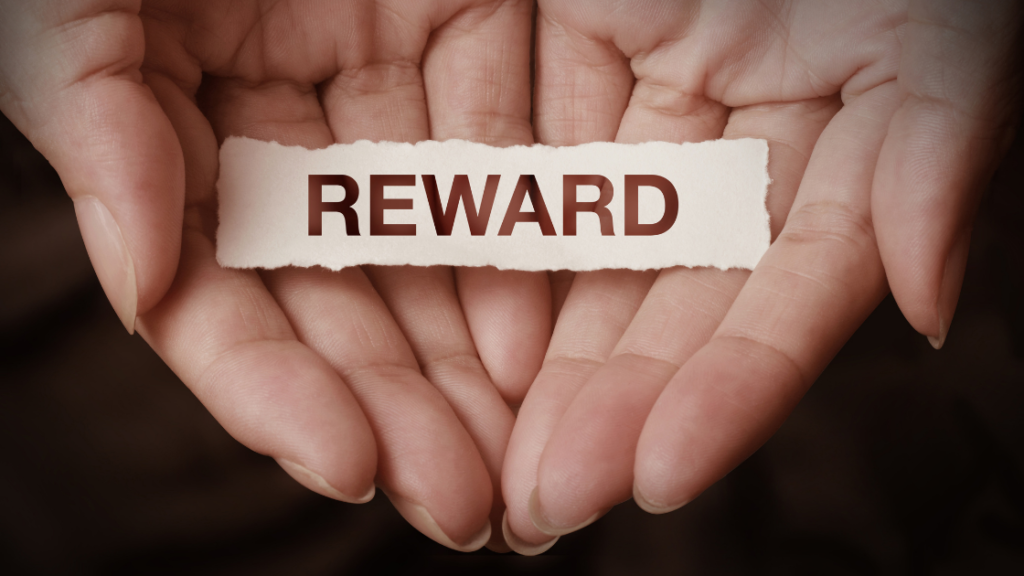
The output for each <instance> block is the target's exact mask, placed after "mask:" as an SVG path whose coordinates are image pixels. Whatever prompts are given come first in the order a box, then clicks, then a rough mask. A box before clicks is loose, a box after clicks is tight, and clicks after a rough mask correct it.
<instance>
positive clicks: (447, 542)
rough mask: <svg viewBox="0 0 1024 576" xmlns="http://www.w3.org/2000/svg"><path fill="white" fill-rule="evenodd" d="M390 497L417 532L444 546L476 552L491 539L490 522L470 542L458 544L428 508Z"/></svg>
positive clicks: (460, 550) (461, 550)
mask: <svg viewBox="0 0 1024 576" xmlns="http://www.w3.org/2000/svg"><path fill="white" fill-rule="evenodd" d="M388 497H389V498H390V499H391V504H393V505H394V506H395V508H396V509H397V510H398V512H399V513H400V514H401V515H402V517H403V518H405V519H406V520H407V521H408V522H409V524H412V525H413V527H415V528H416V529H417V530H419V531H420V532H422V533H423V534H424V535H426V536H427V537H428V538H430V539H431V540H433V541H434V542H437V543H438V544H440V545H442V546H446V547H448V548H451V549H452V550H458V551H459V552H475V551H477V550H479V549H481V548H483V547H484V544H487V541H488V540H490V539H491V522H490V520H488V521H487V522H486V523H485V524H484V527H483V528H482V529H481V530H480V531H479V532H477V533H476V534H474V535H473V536H472V537H470V538H469V540H468V541H466V542H463V543H457V542H455V541H454V540H452V539H451V538H449V537H448V535H447V534H445V533H444V531H443V530H441V527H440V526H439V525H438V524H437V521H436V520H434V517H433V516H431V515H430V512H427V509H426V508H424V507H423V506H420V505H419V504H413V503H412V502H409V501H408V500H405V499H403V498H397V497H394V496H391V495H390V494H389V495H388Z"/></svg>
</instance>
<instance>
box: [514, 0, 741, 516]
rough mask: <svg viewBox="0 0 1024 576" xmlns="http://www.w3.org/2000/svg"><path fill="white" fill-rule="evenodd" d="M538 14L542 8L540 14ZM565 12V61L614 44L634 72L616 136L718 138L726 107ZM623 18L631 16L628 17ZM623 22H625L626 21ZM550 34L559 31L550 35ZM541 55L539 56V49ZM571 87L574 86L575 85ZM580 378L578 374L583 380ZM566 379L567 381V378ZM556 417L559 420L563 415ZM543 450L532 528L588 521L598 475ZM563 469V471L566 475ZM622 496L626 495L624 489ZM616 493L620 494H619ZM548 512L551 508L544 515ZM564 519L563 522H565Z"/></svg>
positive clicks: (584, 59)
mask: <svg viewBox="0 0 1024 576" xmlns="http://www.w3.org/2000/svg"><path fill="white" fill-rule="evenodd" d="M556 10H557V9H556ZM543 14H544V13H543V12H542V16H543ZM560 16H561V15H559V14H558V12H553V14H552V16H551V18H552V22H553V23H561V22H562V21H561V20H560V19H559V18H560ZM562 17H564V16H562ZM569 18H570V20H569V22H571V23H572V24H569V25H563V26H564V27H562V28H561V29H558V28H556V29H555V30H559V31H561V32H562V36H561V39H562V41H561V44H569V45H570V46H572V47H574V48H575V49H576V51H577V52H576V55H575V56H573V59H572V60H569V61H570V62H571V61H573V60H574V61H575V63H576V66H577V67H581V68H584V69H586V66H585V64H587V63H592V62H600V60H598V56H599V54H600V51H601V50H604V51H609V50H615V51H618V54H617V56H618V58H620V59H625V58H628V59H629V60H628V65H629V70H628V72H627V73H628V74H629V75H630V76H633V77H634V78H633V81H632V82H629V84H630V85H631V88H632V90H631V93H630V97H629V101H628V105H627V107H626V109H625V111H624V112H623V117H622V120H621V122H620V124H619V127H618V130H617V131H616V137H615V140H616V141H618V142H627V143H635V142H646V141H651V140H664V141H670V142H695V141H701V140H708V139H714V138H718V137H720V136H721V135H722V130H723V129H724V126H725V121H726V118H727V114H728V108H726V107H725V106H723V105H721V104H719V103H717V102H712V101H709V100H707V99H705V98H703V97H702V96H699V95H689V94H686V92H685V90H682V89H681V87H680V86H676V85H674V84H670V83H666V79H665V78H664V74H663V72H664V67H659V66H658V65H657V57H656V54H653V55H651V54H647V55H642V54H641V51H643V50H645V49H646V48H647V47H646V46H643V45H642V44H630V43H625V42H624V41H623V38H624V37H628V36H631V35H628V34H627V35H622V34H616V33H615V32H611V31H604V33H606V34H608V35H609V36H611V37H612V38H614V40H613V41H612V42H607V43H605V42H600V41H596V40H594V39H595V38H600V37H601V36H602V29H601V23H599V22H590V21H587V20H586V17H585V16H583V17H576V16H569ZM574 18H579V19H582V20H583V21H582V22H581V21H578V20H574ZM626 19H627V20H631V18H629V17H627V18H626ZM576 26H581V27H582V28H583V34H584V36H585V37H586V38H588V40H587V41H586V42H583V41H581V40H579V38H578V37H576V36H573V34H578V32H576V30H578V29H579V28H576ZM623 26H624V27H626V28H630V24H628V23H627V24H624V25H623ZM556 38H559V37H558V36H556ZM658 40H659V37H652V38H650V43H651V44H652V45H657V44H658V43H659V42H658ZM553 42H554V40H552V45H553V46H555V45H557V44H554V43H553ZM609 46H611V47H609ZM620 46H621V47H620ZM613 55H615V54H613ZM541 57H543V54H542V55H541ZM652 62H653V64H652ZM606 81H607V80H606ZM623 84H625V83H623ZM575 89H579V88H578V87H576V88H575ZM648 286H650V280H649V278H647V277H646V276H645V275H643V274H639V273H635V272H634V273H629V272H622V273H620V277H619V290H621V291H622V293H623V294H624V295H625V294H630V293H635V292H636V291H637V290H638V289H641V290H644V289H646V288H647V287H648ZM574 289H575V288H574ZM574 305H576V303H575V302H574V301H573V300H571V299H570V300H567V301H566V303H565V307H564V309H563V313H565V312H567V311H569V310H570V309H571V307H572V306H574ZM595 321H596V322H601V321H602V320H600V319H595ZM601 333H602V334H604V335H605V336H606V337H607V338H608V339H609V340H608V341H607V342H604V343H602V346H603V347H604V348H611V347H614V346H615V343H616V342H617V341H618V339H619V336H621V333H620V332H617V331H601ZM587 376H588V377H589V376H591V374H587ZM663 377H664V378H666V379H667V377H668V374H666V375H663ZM586 379H587V378H584V380H586ZM567 380H569V381H571V380H572V378H569V379H567ZM570 386H571V387H572V389H573V391H574V392H575V390H576V389H577V388H578V386H572V385H571V384H570ZM575 404H576V400H575V399H574V400H572V404H571V406H570V410H571V408H572V406H575ZM584 412H587V410H584ZM562 420H564V416H563V417H562ZM576 423H577V421H576V419H574V420H573V423H572V424H569V423H565V424H563V422H561V421H560V422H559V423H558V425H557V427H555V428H554V434H556V435H557V434H558V433H559V431H564V432H563V434H566V435H569V436H573V435H574V434H575V431H573V430H572V428H571V427H572V426H573V425H575V424H576ZM589 424H590V425H589V427H588V430H593V429H594V427H595V426H597V428H599V429H600V428H601V425H599V424H597V423H594V422H590V423H589ZM608 424H609V425H614V422H609V423H608ZM626 435H627V436H628V435H629V433H628V432H626ZM548 442H550V440H548ZM570 443H571V441H570ZM556 453H558V454H562V453H563V452H562V451H561V450H556ZM548 454H549V448H545V449H544V451H543V456H542V457H541V459H540V462H539V463H537V464H534V465H533V466H531V467H532V468H535V469H536V470H537V472H536V479H535V482H536V489H535V490H534V491H532V492H533V495H532V496H531V501H530V502H529V507H530V509H529V512H530V516H531V519H532V521H533V522H534V524H536V528H538V529H540V531H541V532H544V533H547V534H549V535H559V534H565V533H567V532H571V531H574V530H577V529H579V528H581V527H583V526H585V525H587V524H589V523H590V522H592V521H593V520H595V519H596V518H597V517H598V516H600V515H601V514H602V513H603V512H604V511H605V509H601V510H591V511H589V513H588V514H586V516H582V517H578V518H577V517H575V515H574V514H573V513H574V512H578V511H580V510H581V507H580V506H579V504H580V500H579V499H578V497H580V496H581V497H582V499H583V500H584V501H588V500H590V498H591V497H590V494H589V493H587V490H586V488H585V487H584V486H583V484H587V485H589V486H591V487H593V486H595V485H596V484H600V483H601V480H600V479H597V478H590V479H581V478H578V477H576V476H573V475H572V473H573V472H574V471H575V470H574V469H573V466H574V465H576V464H579V463H580V460H576V459H573V460H572V463H571V464H569V465H568V467H564V466H563V463H562V462H559V461H558V460H557V457H555V456H549V455H548ZM605 456H606V455H601V456H599V459H601V460H604V459H605ZM564 474H568V475H569V476H568V477H566V476H564ZM581 481H582V482H581ZM576 490H581V494H577V493H575V491H576ZM625 497H627V498H628V492H627V493H626V495H625ZM622 499H623V498H620V499H619V500H622ZM614 503H616V502H611V503H610V504H609V507H610V505H611V504H614ZM549 508H550V509H549ZM549 512H552V514H550V515H549ZM567 521H568V522H569V523H566V522H567ZM510 526H512V527H513V529H515V525H514V523H513V524H510Z"/></svg>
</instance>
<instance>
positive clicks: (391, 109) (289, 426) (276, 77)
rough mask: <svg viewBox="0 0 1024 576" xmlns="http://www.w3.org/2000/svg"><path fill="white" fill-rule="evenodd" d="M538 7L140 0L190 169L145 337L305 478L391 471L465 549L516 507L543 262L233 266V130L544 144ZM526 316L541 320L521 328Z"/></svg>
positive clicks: (156, 72)
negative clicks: (512, 448) (509, 268)
mask: <svg viewBox="0 0 1024 576" xmlns="http://www.w3.org/2000/svg"><path fill="white" fill-rule="evenodd" d="M529 10H530V7H529V5H527V4H523V3H521V2H518V3H517V2H513V3H495V2H479V1H477V2H473V1H470V0H467V1H463V2H456V3H442V2H425V3H424V2H416V3H407V2H390V3H389V2H376V3H373V2H356V1H352V2H343V3H337V2H327V1H323V2H259V1H256V0H253V1H250V2H227V1H224V2H190V3H181V2H172V1H169V0H167V1H162V0H154V1H153V2H147V3H146V4H144V5H143V7H142V13H141V15H142V20H143V23H144V26H145V34H146V38H147V43H148V45H147V52H146V60H145V63H144V64H143V67H142V72H143V74H144V79H145V82H146V83H147V84H148V85H149V86H150V87H151V88H152V90H153V92H154V93H155V95H156V96H157V98H158V100H159V101H160V103H161V105H162V107H163V109H164V110H165V112H166V114H167V116H168V117H169V118H170V119H171V121H172V123H173V124H174V126H175V129H176V131H177V133H178V136H179V140H180V141H181V146H182V150H183V151H184V156H185V173H186V174H187V175H188V180H187V187H186V194H185V218H184V224H185V226H184V229H185V231H184V233H183V238H182V254H181V263H180V266H179V271H178V275H177V276H176V278H175V282H174V285H173V286H172V288H171V290H170V292H169V293H168V294H167V296H166V297H165V298H164V299H163V300H162V301H161V302H160V303H159V305H157V306H156V307H155V308H154V309H153V310H152V311H150V312H148V313H146V314H145V315H143V316H141V318H140V321H139V324H138V326H139V330H140V332H141V333H142V334H143V336H144V337H145V338H146V339H147V340H148V341H149V342H150V343H151V344H152V345H153V347H154V348H155V349H156V350H157V351H158V352H159V353H160V354H161V355H162V356H163V357H164V358H165V359H166V361H167V362H168V364H169V365H170V366H171V367H172V368H174V369H175V370H176V371H177V372H178V374H180V375H181V377H182V379H183V380H184V381H185V382H187V383H189V384H190V386H191V387H192V388H193V390H194V391H195V392H196V394H197V395H198V396H199V397H200V399H201V400H203V401H204V403H205V404H206V405H207V406H208V407H209V408H210V409H211V411H212V412H213V413H214V414H215V415H216V416H217V417H218V418H219V419H220V421H221V422H222V423H223V424H224V425H225V427H227V428H228V430H229V431H231V432H232V433H234V434H235V435H236V436H237V437H239V438H240V439H241V440H242V441H243V442H245V443H246V444H248V445H249V446H250V447H252V448H254V449H256V450H258V451H261V452H264V453H269V454H272V455H274V456H276V457H278V458H279V460H280V461H282V465H283V466H284V467H285V468H286V470H288V471H289V472H290V473H292V474H293V475H294V476H295V477H296V478H297V479H299V480H300V481H302V482H303V483H305V484H306V485H307V486H309V487H311V488H313V489H315V490H319V491H321V492H322V493H325V494H328V495H337V494H336V493H335V492H333V491H332V489H336V490H338V491H340V492H342V493H343V494H344V495H346V496H348V497H350V498H352V497H355V498H358V497H359V496H361V495H362V494H364V493H365V492H366V491H367V488H368V487H370V484H369V482H371V481H373V479H374V477H375V479H376V483H377V484H378V485H380V486H381V487H382V488H383V489H384V490H385V491H386V492H387V493H388V494H389V496H391V498H392V500H393V502H394V503H395V505H396V507H398V509H399V511H401V512H402V513H403V515H405V516H406V518H407V519H409V520H410V521H411V522H412V523H413V524H414V525H416V526H417V527H418V528H420V529H421V530H423V531H424V532H426V533H427V534H428V535H431V536H433V537H435V538H437V539H439V540H441V541H442V542H445V536H447V537H448V538H450V540H451V541H454V542H455V543H457V544H459V545H463V544H465V543H467V542H471V541H472V540H473V538H474V537H475V536H478V535H479V534H480V532H481V526H483V525H485V524H486V523H487V516H488V514H489V513H490V514H491V515H492V516H494V515H497V516H496V517H497V518H498V519H500V514H501V511H502V509H503V507H502V505H501V499H500V494H497V496H498V497H493V493H494V486H496V485H497V480H498V478H499V476H500V470H501V462H502V458H503V456H504V452H505V444H506V442H507V439H508V435H509V434H510V433H511V428H512V423H513V420H514V417H513V414H512V411H511V409H510V408H509V406H508V404H507V403H506V402H509V403H518V402H519V401H521V399H522V396H523V395H524V394H525V388H526V386H527V385H528V384H529V382H530V380H531V379H532V374H531V373H530V370H531V367H533V366H536V367H539V364H540V358H541V356H542V354H543V350H544V347H545V346H546V343H547V332H548V331H549V329H548V328H547V326H548V325H549V322H550V320H549V318H550V311H549V310H550V303H549V302H550V288H549V285H548V282H547V278H546V276H543V275H540V276H538V275H535V274H523V273H498V272H497V271H494V270H460V271H458V272H456V273H453V271H452V269H450V268H431V269H387V268H382V269H373V268H368V269H365V270H360V269H350V270H344V271H341V272H338V273H333V272H329V271H326V270H312V269H308V270H296V269H284V270H276V271H268V272H263V273H260V274H257V273H255V272H251V271H237V270H223V269H220V268H217V267H216V265H215V263H214V261H213V252H214V251H213V233H214V230H213V224H212V223H213V222H215V221H216V218H215V214H216V200H215V189H214V184H215V179H216V175H217V148H218V142H219V141H222V140H223V139H224V138H226V137H227V136H231V135H243V136H249V137H253V138H258V139H262V140H276V141H278V142H281V143H284V144H288V145H302V146H305V147H309V148H320V147H325V146H328V145H330V144H333V143H336V142H353V141H356V140H359V139H370V140H390V141H410V142H415V141H419V140H425V139H429V138H435V139H446V138H466V139H472V140H478V141H483V142H487V143H491V144H495V145H507V144H512V143H529V142H530V141H531V140H532V133H531V129H530V125H529V118H528V114H529V93H528V89H529V88H528V86H529V84H528V67H527V66H528V61H527V53H528V45H527V44H526V43H527V41H528V37H529V26H530V23H529ZM481 31H484V33H483V34H481ZM296 39H302V41H301V42H297V41H296ZM484 40H486V41H487V42H488V44H487V47H488V48H489V49H494V50H497V51H496V52H494V51H488V50H481V49H479V48H478V45H479V44H480V43H481V42H482V41H484ZM467 78H468V79H469V80H472V82H469V83H466V84H463V83H461V82H459V80H464V79H467ZM460 299H461V300H462V302H463V303H464V304H465V313H463V311H462V309H461V308H460ZM513 312H514V314H515V315H516V316H518V317H519V318H522V317H523V315H524V314H525V315H526V318H527V321H526V322H525V323H522V324H517V325H516V326H515V327H513V328H512V329H509V327H508V326H506V322H505V321H503V319H504V318H508V317H511V316H513ZM199 346H201V350H200V349H197V348H198V347H199ZM533 370H534V371H535V370H536V368H533ZM339 376H340V378H339ZM492 376H493V378H492ZM363 414H365V418H364V417H363ZM467 431H468V433H467ZM374 437H375V438H376V442H374V440H373V438H374ZM374 446H376V450H374ZM295 460H298V464H300V466H301V468H300V467H296V466H294V464H293V462H294V461H295ZM302 468H305V469H308V470H315V471H316V473H317V474H318V475H319V476H321V477H323V478H324V479H326V481H327V482H328V484H329V485H330V487H328V488H325V486H324V485H323V483H322V482H323V481H321V480H320V479H318V478H316V477H315V476H312V475H310V474H308V473H307V472H306V471H304V470H303V469H302ZM490 478H493V479H494V482H491V480H490ZM492 503H493V509H494V510H493V513H492V512H491V509H492ZM424 510H426V511H427V512H428V514H429V516H430V518H426V517H424V515H423V511H424ZM431 518H432V520H431ZM432 522H436V523H437V525H439V526H440V528H441V530H442V532H443V533H444V534H442V535H438V534H437V532H436V528H435V527H434V526H432ZM494 536H495V537H496V538H497V541H500V531H495V532H494ZM451 541H448V542H445V543H447V544H449V545H452V542H451Z"/></svg>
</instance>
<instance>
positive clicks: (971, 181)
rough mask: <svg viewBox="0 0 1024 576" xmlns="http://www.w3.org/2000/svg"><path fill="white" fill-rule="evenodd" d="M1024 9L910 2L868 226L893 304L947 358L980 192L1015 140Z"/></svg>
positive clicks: (1008, 3) (996, 3) (1011, 1)
mask: <svg viewBox="0 0 1024 576" xmlns="http://www.w3.org/2000/svg"><path fill="white" fill-rule="evenodd" d="M1022 25H1024V5H1021V4H1020V3H1019V0H986V1H983V2H960V1H959V0H917V1H914V0H912V1H911V2H910V8H909V23H908V24H907V29H906V34H905V36H904V38H903V54H902V57H901V62H900V67H899V74H898V83H899V87H900V94H901V98H902V105H901V107H900V109H899V110H898V112H897V113H896V115H895V116H894V117H893V120H892V123H891V125H890V127H889V133H888V136H887V138H886V141H885V144H884V145H883V148H882V152H881V156H880V157H879V162H878V166H877V169H876V172H875V183H874V190H873V193H872V194H873V195H872V218H873V220H874V224H875V232H876V235H877V239H878V246H879V251H880V253H881V256H882V261H883V262H884V264H885V271H886V275H887V277H888V280H889V285H890V287H891V288H892V292H893V296H894V297H895V299H896V302H897V303H898V304H899V306H900V309H901V310H902V311H903V314H904V315H905V316H906V317H907V319H908V320H909V321H910V323H911V325H913V326H914V328H915V329H916V330H917V331H918V332H920V333H922V334H924V335H926V336H928V339H929V341H930V342H931V343H932V345H933V346H935V347H936V348H941V347H942V344H943V343H944V342H945V339H946V334H947V332H948V331H949V326H950V323H951V321H952V318H953V312H954V311H955V309H956V304H957V300H958V299H959V295H960V287H961V284H962V283H963V276H964V270H965V267H966V264H967V252H968V247H969V245H970V235H971V226H972V222H973V220H974V214H975V212H976V210H977V206H978V203H979V202H980V199H981V195H982V192H983V191H984V189H985V186H986V185H987V183H988V180H989V179H990V178H991V177H992V174H993V172H994V171H995V168H996V167H997V166H998V164H999V161H1000V159H1001V157H1002V156H1003V155H1004V154H1005V153H1006V150H1007V148H1008V147H1009V144H1010V142H1011V141H1012V138H1013V128H1014V124H1015V117H1016V115H1017V114H1018V112H1019V110H1018V109H1017V106H1018V105H1019V97H1020V92H1019V88H1020V75H1021V72H1022V71H1021V62H1020V61H1016V60H1018V59H1019V57H1020V54H1021V50H1020V48H1022V46H1021V39H1022V32H1024V27H1022Z"/></svg>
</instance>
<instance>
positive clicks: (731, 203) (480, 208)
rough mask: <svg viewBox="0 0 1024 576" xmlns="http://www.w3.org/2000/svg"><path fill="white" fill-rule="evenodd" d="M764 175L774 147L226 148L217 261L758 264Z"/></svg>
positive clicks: (580, 266) (764, 219) (759, 143)
mask: <svg viewBox="0 0 1024 576" xmlns="http://www.w3.org/2000/svg"><path fill="white" fill-rule="evenodd" d="M767 165H768V144H767V142H766V141H764V140H754V139H744V140H717V141H713V142H703V143H699V144H670V143H664V142H650V143H646V144H634V145H627V144H613V143H593V144H585V145H582V146H573V147H561V148H554V147H548V146H539V145H538V146H529V147H527V146H516V147H512V148H495V147H491V146H486V145H483V144H475V143H471V142H466V141H461V140H449V141H446V142H421V143H419V144H415V145H412V144H398V143H371V142H368V141H360V142H356V143H355V144H346V145H334V146H331V147H329V148H326V149H321V150H307V149H304V148H301V147H294V146H292V147H290V146H282V145H280V144H277V143H268V142H261V141H257V140H252V139H248V138H229V139H227V140H226V141H225V142H224V145H223V146H222V147H221V151H220V179H219V181H218V183H217V188H218V192H219V200H220V227H219V229H218V231H217V260H218V262H220V264H221V265H222V266H225V267H230V268H278V267H281V266H288V265H294V266H315V265H319V266H324V267H327V268H331V269H335V270H337V269H340V268H343V267H347V266H356V265H362V264H385V265H397V264H412V265H416V266H431V265H458V266H496V267H498V268H502V269H517V270H559V269H569V270H594V269H599V268H631V269H637V270H641V269H652V268H666V267H670V266H679V265H682V266H694V267H695V266H715V267H718V268H722V269H725V268H753V267H754V266H755V265H756V264H757V262H758V260H760V258H761V256H762V255H763V254H764V252H765V251H766V250H767V249H768V244H769V241H770V231H769V225H768V224H769V222H768V212H767V209H766V206H765V195H766V193H767V188H768V182H769V180H768V171H767ZM453 196H454V197H453Z"/></svg>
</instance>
